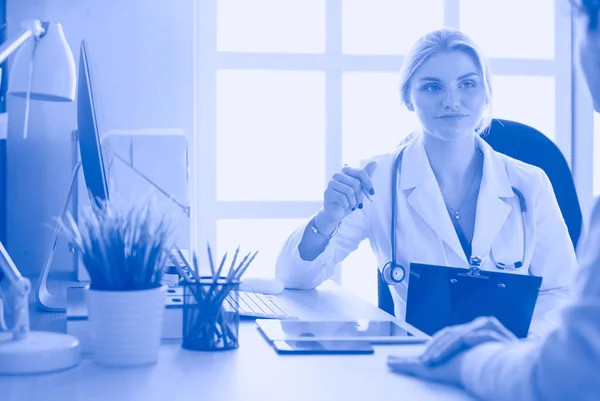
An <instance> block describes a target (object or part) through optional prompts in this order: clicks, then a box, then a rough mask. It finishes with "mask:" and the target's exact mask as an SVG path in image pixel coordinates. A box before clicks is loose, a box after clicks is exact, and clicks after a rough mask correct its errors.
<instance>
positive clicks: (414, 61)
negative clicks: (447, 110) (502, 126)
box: [400, 28, 492, 135]
mask: <svg viewBox="0 0 600 401" xmlns="http://www.w3.org/2000/svg"><path fill="white" fill-rule="evenodd" d="M455 50H458V51H463V52H465V53H467V54H468V55H470V56H471V57H472V58H473V61H475V64H476V65H477V67H478V68H479V72H480V73H481V77H482V80H483V87H484V89H485V95H486V101H485V103H486V105H485V109H484V112H483V116H482V118H481V121H479V123H478V124H477V127H475V132H477V133H478V134H479V135H482V134H484V133H485V131H486V130H487V128H488V127H489V126H490V124H491V122H492V104H491V102H492V85H491V74H490V70H489V66H488V63H487V59H486V58H485V56H484V55H483V54H482V53H481V51H480V50H479V47H478V46H477V45H476V44H475V42H473V40H471V38H470V37H468V36H467V35H466V34H465V33H463V32H461V31H459V30H456V29H449V28H443V29H438V30H436V31H432V32H429V33H428V34H425V35H424V36H422V37H420V38H419V39H418V40H417V41H416V43H415V44H414V45H413V47H412V48H411V50H410V51H409V52H408V54H407V55H406V57H405V58H404V62H403V63H402V68H401V70H400V95H401V97H402V103H404V104H405V105H406V104H408V103H410V81H411V78H412V76H413V75H414V73H415V71H417V69H419V67H421V65H422V64H423V63H424V62H425V61H426V60H427V59H428V58H429V57H431V56H432V55H434V54H436V53H440V52H447V51H455Z"/></svg>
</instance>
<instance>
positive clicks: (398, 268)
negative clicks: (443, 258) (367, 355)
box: [381, 147, 527, 285]
mask: <svg viewBox="0 0 600 401" xmlns="http://www.w3.org/2000/svg"><path fill="white" fill-rule="evenodd" d="M405 150H406V147H405V148H403V149H402V150H401V151H400V153H399V154H398V156H397V157H396V160H395V161H394V166H393V168H392V183H391V187H392V221H391V232H390V234H391V240H392V260H391V261H389V262H387V263H386V264H385V265H384V266H383V268H382V269H381V275H382V276H383V279H384V280H385V281H386V282H387V283H388V284H390V285H395V284H400V283H401V282H403V281H404V279H405V278H406V269H405V268H404V266H402V265H401V264H399V263H398V262H397V261H396V214H397V210H396V208H397V202H398V199H397V198H398V195H397V193H396V189H397V186H398V183H397V179H398V170H399V169H400V163H401V162H402V156H403V154H404V151H405ZM512 190H513V192H514V193H515V195H517V197H518V198H519V206H520V207H521V223H522V226H523V254H522V257H521V260H517V261H516V262H514V263H512V264H505V263H502V262H498V261H496V258H494V251H493V246H492V247H491V248H490V255H489V256H490V260H491V261H492V263H493V264H494V266H496V268H497V269H500V270H517V269H519V268H520V267H522V266H523V261H524V260H525V255H526V251H527V249H526V247H527V230H526V228H527V225H526V220H525V219H526V217H525V214H526V212H527V205H526V204H525V198H524V196H523V194H522V193H521V191H519V190H518V189H517V188H515V187H512ZM471 260H477V261H478V263H479V264H480V263H481V260H482V259H481V258H479V257H472V258H471Z"/></svg>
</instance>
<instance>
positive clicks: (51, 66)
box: [8, 22, 77, 102]
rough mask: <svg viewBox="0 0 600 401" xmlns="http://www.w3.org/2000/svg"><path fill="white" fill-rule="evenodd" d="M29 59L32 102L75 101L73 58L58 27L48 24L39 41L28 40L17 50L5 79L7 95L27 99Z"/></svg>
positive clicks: (60, 26)
mask: <svg viewBox="0 0 600 401" xmlns="http://www.w3.org/2000/svg"><path fill="white" fill-rule="evenodd" d="M32 56H33V74H32V79H31V93H30V97H31V99H32V100H44V101H51V102H72V101H73V100H75V90H76V86H77V77H76V76H77V74H76V68H75V59H74V57H73V52H72V51H71V48H70V47H69V44H68V43H67V39H66V38H65V33H64V31H63V27H62V25H61V24H59V23H53V22H51V23H49V25H48V28H47V31H46V33H45V34H44V35H43V36H42V37H41V38H40V39H38V40H37V41H35V40H28V41H27V42H26V43H24V44H23V46H21V48H20V49H19V50H18V51H17V54H16V56H15V59H14V62H13V64H12V67H11V72H10V77H9V79H8V93H9V94H11V95H13V96H17V97H22V98H24V97H26V96H27V83H28V79H29V69H30V63H31V57H32Z"/></svg>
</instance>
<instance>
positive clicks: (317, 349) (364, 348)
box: [273, 339, 374, 354]
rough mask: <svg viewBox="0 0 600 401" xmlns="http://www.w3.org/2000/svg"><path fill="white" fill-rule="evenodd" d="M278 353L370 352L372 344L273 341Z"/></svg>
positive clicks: (356, 342)
mask: <svg viewBox="0 0 600 401" xmlns="http://www.w3.org/2000/svg"><path fill="white" fill-rule="evenodd" d="M273 348H274V349H275V351H277V353H278V354H372V353H373V352H374V350H373V346H371V344H370V343H368V342H365V341H347V340H346V341H318V340H312V339H310V340H302V341H282V340H277V341H273Z"/></svg>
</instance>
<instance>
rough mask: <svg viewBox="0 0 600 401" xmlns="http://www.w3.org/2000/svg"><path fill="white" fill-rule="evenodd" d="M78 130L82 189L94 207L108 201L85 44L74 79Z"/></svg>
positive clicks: (82, 44)
mask: <svg viewBox="0 0 600 401" xmlns="http://www.w3.org/2000/svg"><path fill="white" fill-rule="evenodd" d="M77 129H78V131H79V153H80V155H81V163H82V168H83V175H84V177H85V185H86V187H87V189H88V194H89V196H90V200H91V201H92V202H93V203H95V204H96V205H97V206H101V201H106V200H108V199H109V198H108V183H107V180H106V170H105V168H104V159H103V157H102V150H101V147H100V134H99V132H98V123H97V120H96V109H95V106H94V92H93V90H92V79H91V75H90V67H89V63H88V56H87V50H86V45H85V41H82V42H81V51H80V53H79V75H78V78H77Z"/></svg>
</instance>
